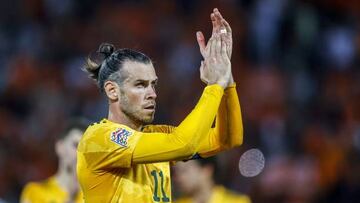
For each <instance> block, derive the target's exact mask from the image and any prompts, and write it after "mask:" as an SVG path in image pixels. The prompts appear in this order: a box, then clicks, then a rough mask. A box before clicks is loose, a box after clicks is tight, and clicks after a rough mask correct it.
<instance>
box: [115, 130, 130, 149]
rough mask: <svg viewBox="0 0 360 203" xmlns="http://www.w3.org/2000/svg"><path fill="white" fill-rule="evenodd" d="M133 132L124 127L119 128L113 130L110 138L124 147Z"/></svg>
mask: <svg viewBox="0 0 360 203" xmlns="http://www.w3.org/2000/svg"><path fill="white" fill-rule="evenodd" d="M131 134H132V133H131V132H130V131H128V130H126V129H124V128H118V129H116V130H115V131H113V132H111V134H110V139H111V141H113V142H115V143H116V144H119V145H121V146H123V147H127V143H128V138H129V137H130V135H131Z"/></svg>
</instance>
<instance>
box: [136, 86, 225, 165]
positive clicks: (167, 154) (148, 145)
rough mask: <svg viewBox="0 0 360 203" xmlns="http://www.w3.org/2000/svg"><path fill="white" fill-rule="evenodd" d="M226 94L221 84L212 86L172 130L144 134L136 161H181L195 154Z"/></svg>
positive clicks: (139, 142) (137, 149) (140, 140)
mask: <svg viewBox="0 0 360 203" xmlns="http://www.w3.org/2000/svg"><path fill="white" fill-rule="evenodd" d="M222 95H223V89H222V88H221V87H220V86H219V85H211V86H208V87H206V88H205V90H204V93H203V95H202V96H201V98H200V100H199V102H198V104H197V105H196V107H195V108H194V110H193V111H192V112H191V113H190V114H189V115H188V116H187V117H186V118H185V120H184V121H183V122H182V123H181V124H180V125H179V126H178V127H176V128H175V129H174V131H173V132H172V133H170V134H164V133H144V135H143V136H142V137H141V138H140V139H139V141H138V143H137V145H136V147H135V150H134V153H133V163H148V162H159V161H172V160H181V159H187V158H189V157H191V156H192V155H193V154H195V153H196V152H197V151H196V150H197V149H198V146H199V145H200V142H201V141H202V140H204V139H205V138H206V137H207V135H208V132H209V130H210V129H211V125H212V122H213V121H214V119H215V116H216V112H217V110H218V108H219V105H220V101H221V98H222Z"/></svg>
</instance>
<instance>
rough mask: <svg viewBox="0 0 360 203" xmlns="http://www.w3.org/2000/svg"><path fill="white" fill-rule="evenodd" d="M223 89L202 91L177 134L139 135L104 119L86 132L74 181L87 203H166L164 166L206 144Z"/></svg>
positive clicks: (152, 131) (161, 130)
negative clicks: (76, 180) (76, 181)
mask: <svg viewBox="0 0 360 203" xmlns="http://www.w3.org/2000/svg"><path fill="white" fill-rule="evenodd" d="M222 95H223V89H222V88H221V86H219V85H211V86H208V87H206V88H205V90H204V92H203V95H202V96H201V98H200V100H199V102H198V104H197V105H196V107H195V108H194V110H193V111H192V112H191V113H190V114H189V115H188V116H187V117H186V118H185V120H184V121H183V122H182V123H181V124H180V125H179V126H178V127H176V128H171V127H168V126H146V127H145V128H144V129H143V132H139V131H135V130H133V129H131V128H129V127H127V126H124V125H121V124H117V123H113V122H110V121H108V120H106V119H104V120H102V121H101V122H100V123H97V124H94V125H92V126H90V127H89V128H88V129H87V130H86V132H85V134H84V136H83V137H82V139H81V141H80V143H79V146H78V155H77V158H78V163H77V173H78V179H79V182H80V185H81V188H82V191H83V192H84V198H85V201H86V202H170V201H171V185H170V169H169V161H174V160H183V159H189V158H190V157H192V156H193V155H194V154H195V153H196V150H197V148H198V147H197V146H198V145H199V144H200V142H201V141H202V140H204V139H207V136H208V132H209V130H210V128H211V125H212V122H213V120H214V119H215V116H216V112H217V109H218V108H219V105H220V102H221V98H222Z"/></svg>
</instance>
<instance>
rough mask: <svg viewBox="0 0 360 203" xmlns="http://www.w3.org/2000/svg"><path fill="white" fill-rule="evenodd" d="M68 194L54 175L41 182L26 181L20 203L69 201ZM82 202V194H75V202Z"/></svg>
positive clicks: (63, 202)
mask: <svg viewBox="0 0 360 203" xmlns="http://www.w3.org/2000/svg"><path fill="white" fill-rule="evenodd" d="M69 199H70V197H69V194H68V193H67V192H66V191H64V190H63V189H62V188H61V187H60V186H59V184H58V182H57V181H56V179H55V178H54V177H50V178H48V179H47V180H45V181H42V182H30V183H28V184H27V185H26V186H25V187H24V189H23V191H22V193H21V197H20V202H21V203H48V202H51V203H66V202H70V201H69ZM81 202H84V201H83V199H82V194H81V193H79V194H78V195H77V196H76V199H75V203H81Z"/></svg>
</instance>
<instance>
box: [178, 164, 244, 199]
mask: <svg viewBox="0 0 360 203" xmlns="http://www.w3.org/2000/svg"><path fill="white" fill-rule="evenodd" d="M215 166H216V163H215V160H213V159H212V158H208V159H198V160H190V161H187V162H179V163H177V164H176V166H174V169H175V182H176V186H178V188H179V189H180V191H181V193H182V194H183V195H184V197H182V198H180V199H178V200H177V201H176V203H235V202H236V203H250V202H251V201H250V199H249V197H248V196H246V195H239V194H235V193H233V192H231V191H229V190H227V189H226V188H225V187H223V186H220V185H215V181H214V173H215V172H216V170H215Z"/></svg>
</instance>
